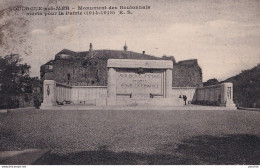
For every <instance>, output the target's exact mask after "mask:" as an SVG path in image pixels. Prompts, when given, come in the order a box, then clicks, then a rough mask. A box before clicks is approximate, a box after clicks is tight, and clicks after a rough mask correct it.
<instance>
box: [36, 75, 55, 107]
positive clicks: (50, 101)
mask: <svg viewBox="0 0 260 168" xmlns="http://www.w3.org/2000/svg"><path fill="white" fill-rule="evenodd" d="M55 92H56V82H55V81H54V80H44V81H43V103H42V104H41V107H40V108H41V109H44V108H45V107H51V106H54V105H56V94H55Z"/></svg>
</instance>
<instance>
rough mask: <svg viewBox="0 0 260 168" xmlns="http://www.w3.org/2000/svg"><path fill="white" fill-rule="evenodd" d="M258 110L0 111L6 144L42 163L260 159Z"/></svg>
mask: <svg viewBox="0 0 260 168" xmlns="http://www.w3.org/2000/svg"><path fill="white" fill-rule="evenodd" d="M259 118H260V113H259V112H257V111H240V110H236V111H216V110H215V111H210V110H208V111H206V110H204V111H188V110H187V111H185V110H181V111H178V110H176V111H160V110H153V111H148V110H136V111H133V110H124V111H123V110H88V111H47V110H45V111H44V110H32V109H29V110H25V111H19V112H10V113H7V114H0V124H1V125H0V126H1V130H0V135H1V136H0V141H1V143H0V150H1V151H10V150H22V149H29V148H33V149H50V150H51V154H50V155H48V156H46V157H45V158H43V159H42V160H40V161H39V162H38V164H260V162H259V159H258V158H259V153H260V137H259V136H260V130H259V127H260V124H259Z"/></svg>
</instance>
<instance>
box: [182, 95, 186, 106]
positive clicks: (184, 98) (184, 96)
mask: <svg viewBox="0 0 260 168" xmlns="http://www.w3.org/2000/svg"><path fill="white" fill-rule="evenodd" d="M182 97H183V100H184V102H185V105H186V101H187V96H186V95H183V96H182Z"/></svg>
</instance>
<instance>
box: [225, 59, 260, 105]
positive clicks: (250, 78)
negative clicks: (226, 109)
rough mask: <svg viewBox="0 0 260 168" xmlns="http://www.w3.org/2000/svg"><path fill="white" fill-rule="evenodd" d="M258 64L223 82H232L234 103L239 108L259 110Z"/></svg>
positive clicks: (259, 80) (259, 72)
mask: <svg viewBox="0 0 260 168" xmlns="http://www.w3.org/2000/svg"><path fill="white" fill-rule="evenodd" d="M259 77H260V64H258V65H257V66H256V67H254V68H252V69H249V70H245V71H242V72H241V73H240V74H238V75H236V76H233V77H231V78H229V79H227V80H225V81H224V82H232V83H233V88H234V89H233V90H234V101H235V103H236V104H237V105H238V106H240V107H251V108H252V107H253V108H260V99H259V96H260V78H259Z"/></svg>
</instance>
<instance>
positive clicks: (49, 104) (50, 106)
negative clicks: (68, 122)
mask: <svg viewBox="0 0 260 168" xmlns="http://www.w3.org/2000/svg"><path fill="white" fill-rule="evenodd" d="M55 105H56V104H52V103H44V102H43V103H42V104H41V106H40V109H43V110H44V109H51V108H52V107H54V106H55Z"/></svg>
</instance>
